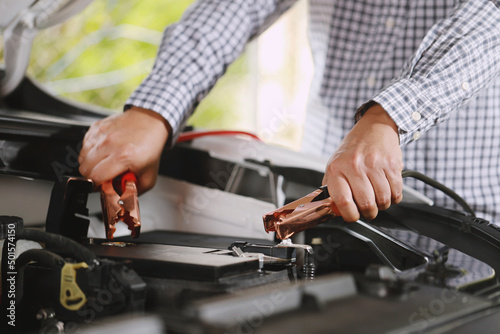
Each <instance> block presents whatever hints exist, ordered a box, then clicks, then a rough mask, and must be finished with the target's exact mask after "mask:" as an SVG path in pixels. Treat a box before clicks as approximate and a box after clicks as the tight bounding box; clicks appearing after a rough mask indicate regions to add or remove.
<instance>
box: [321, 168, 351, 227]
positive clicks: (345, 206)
mask: <svg viewBox="0 0 500 334" xmlns="http://www.w3.org/2000/svg"><path fill="white" fill-rule="evenodd" d="M327 188H328V192H329V193H330V197H331V199H332V201H333V203H334V204H335V206H336V207H337V209H338V211H339V212H340V215H341V216H342V218H343V219H344V220H345V221H346V222H355V221H356V220H358V219H359V212H358V208H357V207H356V203H355V202H354V199H353V197H352V192H351V188H350V186H349V183H348V182H347V180H346V179H345V177H343V176H335V177H329V178H328V179H327Z"/></svg>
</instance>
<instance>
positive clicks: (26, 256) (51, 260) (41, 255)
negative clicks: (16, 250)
mask: <svg viewBox="0 0 500 334" xmlns="http://www.w3.org/2000/svg"><path fill="white" fill-rule="evenodd" d="M30 262H36V263H37V264H38V265H42V266H44V267H48V268H55V267H58V266H61V267H62V265H63V264H64V259H63V258H62V256H60V255H57V254H56V253H52V252H50V251H48V250H46V249H28V250H26V251H24V252H22V253H21V254H20V255H19V256H18V258H17V260H16V272H17V278H16V281H17V283H16V304H19V302H20V301H21V300H22V298H23V292H24V289H23V283H24V282H23V280H24V267H25V266H26V265H27V264H28V263H30Z"/></svg>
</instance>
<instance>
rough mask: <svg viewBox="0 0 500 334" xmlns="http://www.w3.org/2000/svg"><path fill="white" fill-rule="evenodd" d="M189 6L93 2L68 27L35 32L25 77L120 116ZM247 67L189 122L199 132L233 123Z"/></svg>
mask: <svg viewBox="0 0 500 334" xmlns="http://www.w3.org/2000/svg"><path fill="white" fill-rule="evenodd" d="M192 2H194V0H161V1H158V0H95V1H94V2H93V3H92V4H91V5H89V7H87V8H86V9H85V10H84V11H83V12H82V13H81V14H79V15H77V16H75V17H74V18H72V19H70V20H69V21H68V22H66V23H64V24H62V25H59V26H56V27H52V28H49V29H46V30H44V31H41V32H40V33H39V35H38V36H37V37H36V39H35V42H34V45H33V51H32V57H31V62H30V67H29V70H28V73H29V74H30V75H31V76H33V77H34V78H36V79H37V80H38V81H40V82H41V83H43V84H45V85H46V87H47V88H48V89H51V90H52V91H53V92H54V93H55V94H58V95H61V96H63V97H65V98H69V99H72V100H77V101H80V102H84V103H90V104H94V105H98V106H102V107H105V108H109V109H112V110H115V111H120V110H121V109H122V106H123V103H124V102H125V100H126V99H127V97H128V96H129V95H130V94H131V92H132V91H133V90H134V89H135V88H136V87H137V86H138V85H139V84H140V82H141V81H142V79H143V78H144V77H145V76H146V75H147V74H148V72H149V70H150V69H151V67H152V66H153V61H154V58H155V56H156V52H157V48H158V44H159V42H160V39H161V34H162V31H163V30H164V28H165V27H166V26H167V25H169V24H172V23H174V22H176V21H177V20H179V19H180V17H181V16H182V13H183V12H184V11H185V10H186V8H187V7H188V6H189V5H190V4H191V3H192ZM247 67H248V66H247V61H246V59H245V57H244V56H243V57H241V58H240V59H239V60H237V61H236V63H235V64H234V65H233V66H231V67H230V68H229V70H228V73H227V74H226V76H224V77H223V78H222V79H221V80H220V81H219V83H218V84H217V85H216V88H215V89H214V90H213V91H212V92H211V93H210V94H209V96H208V97H207V98H206V99H205V100H204V101H203V102H202V103H201V104H200V106H199V107H198V109H197V112H196V114H195V116H194V117H193V118H192V119H191V120H190V123H191V124H194V125H195V126H198V127H204V128H229V127H232V126H233V125H234V124H235V123H238V121H239V119H240V118H239V116H238V109H239V108H238V105H239V104H240V103H241V101H240V100H239V98H240V97H242V98H243V99H245V96H244V94H243V93H241V92H245V91H248V89H247V88H246V85H247V82H248V80H247V76H248V69H247ZM247 98H248V97H247ZM240 123H241V122H240Z"/></svg>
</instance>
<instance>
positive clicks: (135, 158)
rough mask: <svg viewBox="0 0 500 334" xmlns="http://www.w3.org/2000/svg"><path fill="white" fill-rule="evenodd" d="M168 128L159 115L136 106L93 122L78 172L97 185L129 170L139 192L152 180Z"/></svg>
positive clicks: (85, 142)
mask: <svg viewBox="0 0 500 334" xmlns="http://www.w3.org/2000/svg"><path fill="white" fill-rule="evenodd" d="M170 131H171V130H170V126H169V124H168V122H166V121H165V119H164V118H163V117H162V116H161V115H160V114H158V113H156V112H154V111H151V110H147V109H143V108H138V107H132V108H130V109H129V110H127V111H125V112H124V113H122V114H117V115H112V116H109V117H107V118H105V119H103V120H100V121H97V122H95V123H94V124H92V126H91V127H90V129H89V130H88V132H87V133H86V135H85V137H84V140H83V146H82V149H81V151H80V156H79V159H78V161H79V163H80V173H81V174H82V175H83V176H84V177H87V178H89V179H92V180H93V181H94V183H95V185H96V186H99V185H101V184H102V183H103V182H104V181H107V180H111V179H113V178H115V177H117V176H118V175H120V174H122V173H124V172H127V171H131V172H133V173H134V174H135V175H136V176H137V188H138V191H139V193H143V192H145V191H147V190H149V189H151V188H152V187H153V186H154V184H155V182H156V178H157V175H158V167H159V164H160V156H161V152H162V151H163V147H164V145H165V143H166V141H167V139H168V136H169V133H170Z"/></svg>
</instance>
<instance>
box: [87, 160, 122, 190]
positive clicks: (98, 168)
mask: <svg viewBox="0 0 500 334" xmlns="http://www.w3.org/2000/svg"><path fill="white" fill-rule="evenodd" d="M128 170H129V169H128V167H127V166H126V165H123V164H117V163H116V162H115V159H113V158H112V157H111V156H108V157H107V158H105V159H103V160H101V161H99V162H98V163H97V164H95V165H94V167H93V168H92V169H91V170H90V172H89V174H88V175H87V176H86V177H88V178H90V179H92V181H94V185H95V186H96V187H98V186H100V185H101V184H102V183H104V182H105V181H108V180H112V179H114V178H115V177H117V176H118V175H121V174H123V173H125V172H126V171H128Z"/></svg>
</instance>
